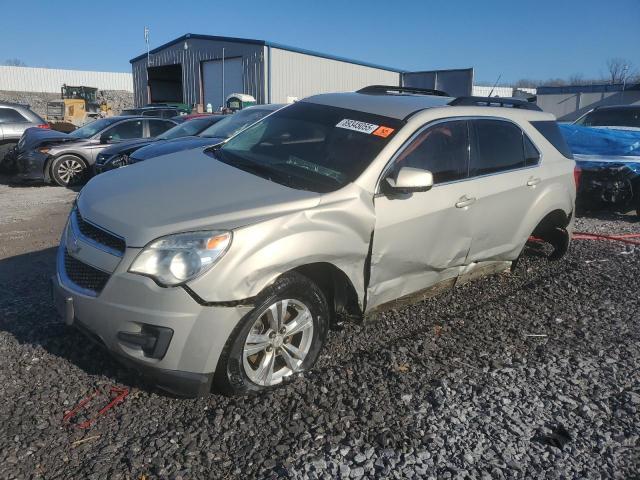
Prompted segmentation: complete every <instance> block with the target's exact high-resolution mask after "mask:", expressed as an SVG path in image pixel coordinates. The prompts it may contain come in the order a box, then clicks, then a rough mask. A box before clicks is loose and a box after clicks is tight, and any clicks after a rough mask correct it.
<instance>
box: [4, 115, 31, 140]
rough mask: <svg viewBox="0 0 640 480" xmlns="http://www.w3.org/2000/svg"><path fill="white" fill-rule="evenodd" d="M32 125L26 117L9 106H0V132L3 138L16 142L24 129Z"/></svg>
mask: <svg viewBox="0 0 640 480" xmlns="http://www.w3.org/2000/svg"><path fill="white" fill-rule="evenodd" d="M30 126H32V125H31V124H30V122H29V120H28V119H27V118H25V117H24V116H23V115H22V114H20V112H18V111H17V110H16V109H14V108H11V107H0V130H1V131H0V133H1V134H2V137H0V138H3V139H5V140H8V139H15V141H16V142H17V141H18V140H19V139H20V136H22V133H23V132H24V130H25V129H26V128H28V127H30Z"/></svg>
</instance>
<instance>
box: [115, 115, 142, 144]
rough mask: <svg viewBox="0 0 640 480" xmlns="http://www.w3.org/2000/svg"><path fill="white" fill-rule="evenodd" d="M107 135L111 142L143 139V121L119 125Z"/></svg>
mask: <svg viewBox="0 0 640 480" xmlns="http://www.w3.org/2000/svg"><path fill="white" fill-rule="evenodd" d="M106 133H107V135H108V136H109V138H110V139H111V140H115V141H118V140H127V139H131V138H142V120H135V121H132V122H122V123H119V124H118V125H116V126H115V127H113V128H111V129H110V130H109V131H108V132H106Z"/></svg>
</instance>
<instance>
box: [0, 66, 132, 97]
mask: <svg viewBox="0 0 640 480" xmlns="http://www.w3.org/2000/svg"><path fill="white" fill-rule="evenodd" d="M63 83H66V84H67V85H74V86H81V85H82V86H85V87H94V88H99V89H100V90H125V91H127V92H132V91H133V78H132V76H131V74H130V73H120V72H89V71H82V70H59V69H55V68H34V67H9V66H0V90H9V91H12V92H50V93H60V88H61V87H62V84H63Z"/></svg>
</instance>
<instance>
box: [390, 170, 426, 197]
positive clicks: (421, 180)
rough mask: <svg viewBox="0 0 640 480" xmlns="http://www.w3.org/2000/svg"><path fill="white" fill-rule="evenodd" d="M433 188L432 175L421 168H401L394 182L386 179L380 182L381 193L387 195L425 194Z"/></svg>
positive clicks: (391, 179)
mask: <svg viewBox="0 0 640 480" xmlns="http://www.w3.org/2000/svg"><path fill="white" fill-rule="evenodd" d="M431 187H433V174H432V173H431V172H430V171H429V170H422V169H421V168H413V167H402V168H401V169H400V170H399V171H398V174H397V175H396V178H395V180H394V179H393V178H391V177H387V178H385V179H384V180H383V182H382V192H383V193H388V194H399V193H413V192H426V191H428V190H431Z"/></svg>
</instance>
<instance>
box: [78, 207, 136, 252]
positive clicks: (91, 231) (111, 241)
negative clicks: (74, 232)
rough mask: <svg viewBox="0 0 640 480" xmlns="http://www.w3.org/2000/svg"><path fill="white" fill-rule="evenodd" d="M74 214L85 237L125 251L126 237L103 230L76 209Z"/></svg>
mask: <svg viewBox="0 0 640 480" xmlns="http://www.w3.org/2000/svg"><path fill="white" fill-rule="evenodd" d="M74 215H75V216H76V222H77V224H78V229H79V230H80V233H82V235H84V236H85V237H87V238H89V239H91V240H93V241H94V242H96V243H99V244H100V245H104V246H106V247H109V248H111V249H113V250H115V251H116V252H119V253H124V251H125V248H126V245H125V243H124V239H122V238H120V237H117V236H115V235H114V234H113V233H109V232H107V231H106V230H102V229H101V228H98V227H96V226H95V225H93V224H91V223H89V222H87V221H86V220H84V219H83V218H82V217H81V216H80V214H79V213H78V212H77V211H75V212H74Z"/></svg>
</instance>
